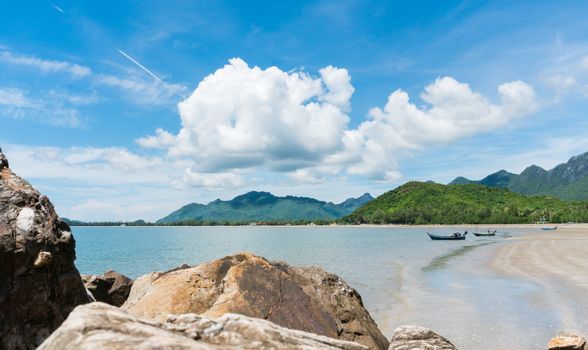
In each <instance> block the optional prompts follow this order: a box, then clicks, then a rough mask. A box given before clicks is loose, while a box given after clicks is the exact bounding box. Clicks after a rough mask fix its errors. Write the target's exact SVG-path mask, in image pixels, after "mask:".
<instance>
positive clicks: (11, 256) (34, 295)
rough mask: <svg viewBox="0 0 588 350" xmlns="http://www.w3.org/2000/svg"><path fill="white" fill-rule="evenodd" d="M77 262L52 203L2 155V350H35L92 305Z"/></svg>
mask: <svg viewBox="0 0 588 350" xmlns="http://www.w3.org/2000/svg"><path fill="white" fill-rule="evenodd" d="M75 257H76V255H75V241H74V238H73V236H72V234H71V231H70V229H69V227H68V226H67V224H65V223H63V222H62V221H61V220H60V218H59V217H58V216H57V214H56V213H55V210H54V209H53V205H52V204H51V202H50V201H49V199H48V198H47V197H45V196H42V195H41V194H40V193H39V192H37V191H36V190H35V189H34V188H33V187H32V186H31V185H30V184H29V183H28V182H26V181H25V180H23V179H21V178H20V177H18V176H16V175H15V174H14V173H12V172H11V171H10V168H9V164H8V161H7V160H6V157H5V156H4V154H1V153H0V349H34V348H35V347H36V346H37V345H39V344H40V343H41V342H42V341H43V340H44V339H45V338H47V337H48V336H49V334H50V333H51V332H52V331H53V330H55V329H56V328H57V327H59V325H60V324H61V323H62V322H63V321H64V320H65V319H66V317H67V316H68V315H69V313H70V312H71V311H72V310H73V309H74V308H75V307H76V306H77V305H80V304H83V303H86V302H88V301H89V297H88V294H87V291H86V289H85V288H84V285H83V284H82V281H81V278H80V274H79V272H78V271H77V269H76V267H75V266H74V260H75Z"/></svg>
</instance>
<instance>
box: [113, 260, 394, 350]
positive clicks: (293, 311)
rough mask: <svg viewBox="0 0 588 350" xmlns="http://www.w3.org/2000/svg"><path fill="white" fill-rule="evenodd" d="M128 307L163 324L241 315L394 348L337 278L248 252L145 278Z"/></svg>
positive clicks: (135, 288)
mask: <svg viewBox="0 0 588 350" xmlns="http://www.w3.org/2000/svg"><path fill="white" fill-rule="evenodd" d="M123 308H124V309H127V310H129V311H131V312H132V313H134V314H136V315H139V316H146V317H149V318H153V319H157V320H160V321H162V320H164V318H165V317H166V315H167V314H184V313H195V314H202V315H203V316H205V317H210V318H217V317H220V316H222V315H224V314H227V313H238V314H242V315H246V316H250V317H256V318H261V319H266V320H268V321H271V322H274V323H276V324H278V325H281V326H283V327H287V328H292V329H298V330H302V331H306V332H312V333H315V334H320V335H325V336H328V337H331V338H338V339H344V340H349V341H355V342H357V343H360V344H363V345H366V346H368V347H370V348H372V349H387V348H388V345H389V342H388V340H387V339H386V338H385V337H384V336H383V335H382V333H381V332H380V331H379V330H378V328H377V326H376V324H375V322H374V320H373V319H372V318H371V316H370V315H369V313H368V312H367V310H366V309H365V308H364V306H363V303H362V300H361V297H360V296H359V294H358V293H357V291H355V290H354V289H353V288H351V287H349V286H348V285H347V284H346V283H345V282H344V281H343V280H341V279H340V278H339V277H337V276H336V275H333V274H331V273H328V272H326V271H324V270H322V269H320V268H315V267H309V268H305V267H292V266H289V265H287V264H285V263H271V262H269V261H267V260H266V259H264V258H261V257H258V256H255V255H252V254H248V253H242V254H236V255H234V256H227V257H224V258H222V259H219V260H216V261H213V262H211V263H207V264H201V265H198V266H195V267H191V268H185V269H180V270H175V271H168V272H165V273H160V272H159V273H151V274H148V275H145V276H142V277H140V278H139V279H137V280H136V281H135V283H134V285H133V288H132V289H131V294H130V295H129V298H128V299H127V301H126V302H125V304H124V305H123Z"/></svg>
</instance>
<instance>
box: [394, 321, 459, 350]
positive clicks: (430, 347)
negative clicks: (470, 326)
mask: <svg viewBox="0 0 588 350" xmlns="http://www.w3.org/2000/svg"><path fill="white" fill-rule="evenodd" d="M389 350H456V347H455V345H453V344H451V342H450V341H449V340H447V339H445V338H443V337H442V336H440V335H439V334H437V333H435V332H433V331H432V330H430V329H428V328H425V327H418V326H401V327H398V328H397V329H396V330H395V331H394V334H393V335H392V339H390V348H389Z"/></svg>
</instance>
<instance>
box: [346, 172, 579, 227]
mask: <svg viewBox="0 0 588 350" xmlns="http://www.w3.org/2000/svg"><path fill="white" fill-rule="evenodd" d="M542 219H545V220H547V221H550V222H570V221H573V222H587V221H588V202H563V201H561V200H560V199H557V198H554V197H551V196H530V197H528V196H524V195H521V194H518V193H514V192H511V191H509V190H507V189H504V188H494V187H488V186H484V185H478V184H463V185H441V184H436V183H424V182H408V183H406V184H404V185H402V186H400V187H398V188H396V189H394V190H392V191H389V192H386V193H384V194H383V195H381V196H379V197H378V198H376V199H374V200H373V201H371V202H369V203H367V204H366V205H364V206H363V207H361V208H359V209H358V210H356V211H355V212H353V213H352V214H351V215H348V216H346V217H344V218H343V219H342V221H343V222H348V223H370V224H462V223H467V224H499V223H504V224H512V223H533V222H537V221H540V220H542Z"/></svg>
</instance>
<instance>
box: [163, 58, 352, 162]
mask: <svg viewBox="0 0 588 350" xmlns="http://www.w3.org/2000/svg"><path fill="white" fill-rule="evenodd" d="M320 74H321V77H316V78H315V77H311V76H309V75H307V74H305V73H302V72H294V73H291V74H289V73H286V72H284V71H282V70H280V69H278V68H276V67H270V68H267V69H261V68H259V67H249V66H248V65H247V64H246V63H245V62H244V61H243V60H241V59H232V60H230V62H229V64H227V65H226V66H224V67H223V68H221V69H218V70H217V71H216V72H215V73H213V74H211V75H209V76H208V77H206V78H205V79H204V80H203V81H202V82H200V84H199V85H198V87H197V88H196V90H195V91H194V92H193V93H192V95H191V96H190V97H189V98H188V99H186V100H184V101H183V102H181V103H180V104H179V110H180V116H181V119H182V129H181V131H180V132H179V134H178V136H177V141H176V145H175V146H174V147H172V148H171V150H170V153H171V155H174V156H180V157H190V158H192V159H194V160H195V161H196V162H197V163H198V165H199V166H200V167H201V168H203V169H205V170H207V171H216V170H223V169H231V168H242V167H252V166H259V165H267V166H269V167H271V168H289V167H292V166H294V167H300V166H303V165H304V164H309V163H314V162H316V161H317V160H320V159H321V158H322V157H323V156H324V155H326V154H330V153H332V152H335V151H337V150H339V149H340V148H341V145H342V144H341V142H342V140H341V134H342V132H343V130H344V129H345V127H346V125H347V123H348V122H349V117H348V116H347V115H346V113H345V112H346V111H347V110H348V109H349V98H350V97H351V94H352V93H353V87H352V86H351V84H350V78H349V75H348V73H347V71H346V70H344V69H337V68H334V67H327V68H325V69H323V70H321V71H320Z"/></svg>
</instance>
